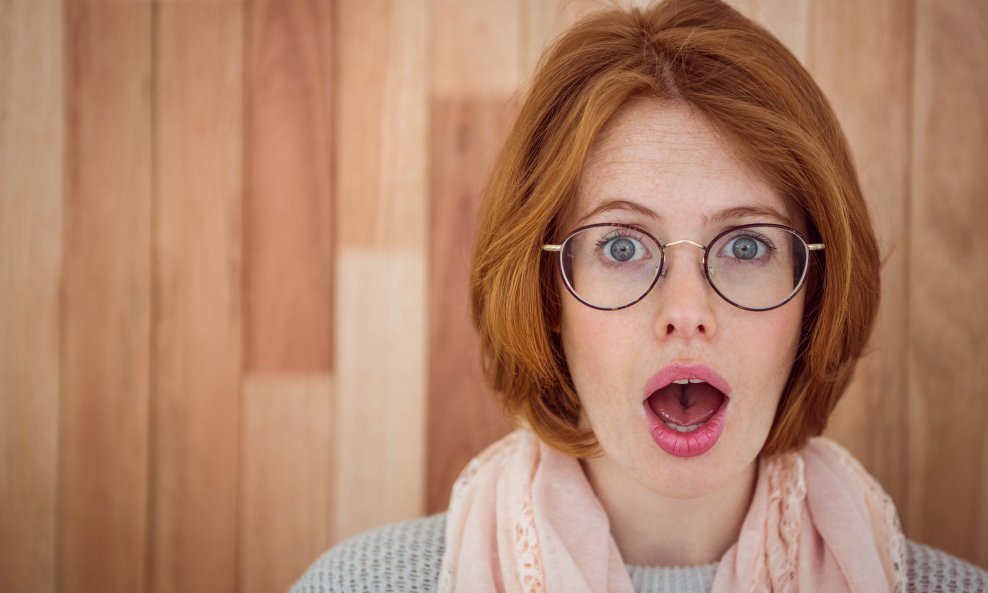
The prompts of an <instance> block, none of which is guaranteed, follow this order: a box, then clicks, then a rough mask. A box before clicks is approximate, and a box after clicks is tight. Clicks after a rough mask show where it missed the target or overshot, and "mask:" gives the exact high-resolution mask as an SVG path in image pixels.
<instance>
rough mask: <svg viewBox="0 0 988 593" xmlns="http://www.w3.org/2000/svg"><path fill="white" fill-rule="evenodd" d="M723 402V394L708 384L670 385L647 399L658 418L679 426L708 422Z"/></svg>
mask: <svg viewBox="0 0 988 593" xmlns="http://www.w3.org/2000/svg"><path fill="white" fill-rule="evenodd" d="M723 402H724V394H723V393H721V392H720V391H718V390H717V389H716V388H715V387H712V386H711V385H710V384H709V383H690V384H688V385H679V384H678V383H670V384H669V385H667V386H665V387H663V388H662V389H660V390H658V391H656V392H655V393H653V394H652V396H651V397H650V398H649V399H648V405H649V406H651V407H652V411H653V412H655V413H656V415H658V417H659V418H662V419H663V420H665V421H667V422H672V423H673V424H678V425H680V426H690V425H693V424H700V423H701V422H706V421H707V420H710V418H711V416H713V415H714V413H716V412H717V409H718V408H720V405H721V404H722V403H723Z"/></svg>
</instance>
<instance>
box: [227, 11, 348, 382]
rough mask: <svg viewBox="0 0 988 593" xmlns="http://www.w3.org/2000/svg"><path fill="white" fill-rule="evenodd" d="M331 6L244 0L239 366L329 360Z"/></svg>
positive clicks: (311, 365) (322, 365)
mask: <svg viewBox="0 0 988 593" xmlns="http://www.w3.org/2000/svg"><path fill="white" fill-rule="evenodd" d="M331 12H332V11H331V7H330V5H329V4H328V3H326V2H320V1H316V0H291V1H279V0H258V1H256V2H252V3H251V4H250V19H249V35H248V46H247V59H248V64H247V69H248V70H247V72H248V92H249V99H248V105H249V108H248V117H247V141H248V150H247V175H248V200H247V226H246V229H245V230H246V233H247V234H246V262H245V264H246V266H247V270H246V271H247V275H246V281H247V293H246V307H247V320H248V331H247V338H248V341H247V368H248V369H249V370H251V371H254V372H291V371H298V372H316V371H324V372H325V371H329V370H330V368H331V363H332V325H333V324H332V311H333V302H332V274H333V261H332V239H333V228H332V217H331V210H332V201H331V198H332V196H331V192H332V176H331V165H332V157H333V155H332V154H331V148H332V129H331V128H332V121H331V120H332V95H333V85H332V68H331V65H332V57H333V48H332V44H333V40H334V32H333V28H332V18H331V16H332V15H331Z"/></svg>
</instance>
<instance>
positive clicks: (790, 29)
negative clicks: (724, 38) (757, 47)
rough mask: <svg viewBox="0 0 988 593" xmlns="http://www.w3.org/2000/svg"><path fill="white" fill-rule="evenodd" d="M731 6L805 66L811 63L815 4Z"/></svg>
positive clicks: (735, 0)
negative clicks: (811, 31) (766, 31)
mask: <svg viewBox="0 0 988 593" xmlns="http://www.w3.org/2000/svg"><path fill="white" fill-rule="evenodd" d="M728 4H730V5H731V6H733V7H734V8H736V9H737V10H738V11H739V12H741V13H742V14H743V15H745V16H746V17H748V18H750V19H752V20H753V21H755V22H756V23H758V24H759V25H761V26H763V27H765V28H766V29H767V30H768V31H769V32H770V33H772V34H773V35H775V36H776V37H777V38H778V39H779V41H781V42H782V43H783V45H785V46H786V47H787V48H789V51H791V52H792V53H793V55H795V56H796V58H797V59H798V60H799V61H800V63H801V64H803V65H804V66H806V65H807V64H809V63H810V61H811V55H810V53H811V51H812V46H811V45H810V30H811V28H812V27H813V24H814V18H813V16H812V15H811V12H812V9H813V7H814V6H815V4H816V3H815V2H814V1H813V0H729V1H728Z"/></svg>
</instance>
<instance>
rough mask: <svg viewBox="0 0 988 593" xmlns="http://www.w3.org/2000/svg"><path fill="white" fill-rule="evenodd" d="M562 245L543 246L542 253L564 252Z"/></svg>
mask: <svg viewBox="0 0 988 593" xmlns="http://www.w3.org/2000/svg"><path fill="white" fill-rule="evenodd" d="M562 250H563V246H562V245H543V246H542V251H562Z"/></svg>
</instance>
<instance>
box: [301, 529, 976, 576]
mask: <svg viewBox="0 0 988 593" xmlns="http://www.w3.org/2000/svg"><path fill="white" fill-rule="evenodd" d="M445 535H446V514H445V513H442V514H438V515H433V516H431V517H425V518H422V519H414V520H412V521H405V522H402V523H393V524H391V525H385V526H384V527H379V528H377V529H374V530H371V531H368V532H366V533H363V534H361V535H358V536H356V537H354V538H352V539H349V540H347V541H345V542H343V543H341V544H339V545H338V546H336V547H334V548H332V549H330V550H329V551H328V552H326V553H325V554H323V555H322V556H321V557H320V558H319V559H318V560H316V561H315V563H313V564H312V566H311V567H309V569H308V570H307V571H306V573H305V574H304V575H302V578H301V579H299V581H298V582H297V583H295V586H294V587H293V588H292V590H291V593H433V592H434V591H436V589H437V588H438V583H439V565H440V562H441V561H442V557H443V550H444V549H445V544H446V542H445ZM906 567H907V577H908V585H907V587H906V591H907V592H917V593H919V592H924V593H925V592H927V591H930V592H933V591H936V592H943V593H952V592H957V593H968V592H980V593H988V572H986V571H984V570H982V569H980V568H978V567H977V566H974V565H972V564H968V563H967V562H964V561H962V560H959V559H957V558H955V557H953V556H951V555H949V554H946V553H944V552H941V551H940V550H936V549H933V548H930V547H927V546H924V545H921V544H918V543H916V542H913V541H907V542H906ZM627 568H628V574H629V575H630V576H631V582H632V584H633V585H634V587H635V591H636V592H637V593H708V592H709V591H710V588H711V587H712V586H713V582H714V574H715V573H716V572H717V563H716V562H714V563H713V564H707V565H704V566H691V567H686V568H665V567H644V566H631V565H628V566H627Z"/></svg>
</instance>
